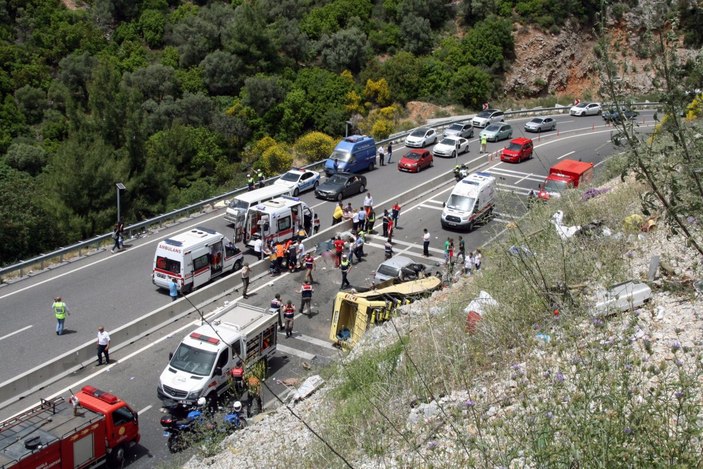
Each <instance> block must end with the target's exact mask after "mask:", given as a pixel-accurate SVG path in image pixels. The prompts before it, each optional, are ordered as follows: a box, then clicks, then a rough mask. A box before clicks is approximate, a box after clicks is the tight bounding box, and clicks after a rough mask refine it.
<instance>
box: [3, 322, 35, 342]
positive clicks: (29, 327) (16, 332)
mask: <svg viewBox="0 0 703 469" xmlns="http://www.w3.org/2000/svg"><path fill="white" fill-rule="evenodd" d="M32 327H34V326H33V325H31V324H30V325H29V326H24V327H23V328H22V329H17V330H16V331H14V332H10V333H9V334H6V335H4V336H2V337H0V340H4V339H7V338H8V337H12V336H13V335H15V334H19V333H20V332H22V331H26V330H27V329H31V328H32Z"/></svg>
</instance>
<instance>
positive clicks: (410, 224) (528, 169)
mask: <svg viewBox="0 0 703 469" xmlns="http://www.w3.org/2000/svg"><path fill="white" fill-rule="evenodd" d="M643 115H644V119H645V120H646V122H647V123H649V124H651V114H648V113H643ZM642 118H643V116H642V115H641V116H640V120H641V119H642ZM525 120H526V119H520V120H514V121H509V123H512V124H513V127H514V130H515V132H514V135H513V137H517V136H520V135H522V124H523V123H524V122H525ZM557 120H558V122H559V124H558V127H559V131H558V132H547V133H544V134H542V135H540V136H538V135H537V134H527V135H526V136H527V137H530V138H532V139H533V140H534V141H535V155H534V158H533V159H531V160H528V161H525V162H522V163H520V164H510V163H501V162H500V161H499V159H495V160H493V161H488V158H487V156H486V155H479V152H478V150H479V147H478V143H477V141H476V139H472V141H471V147H470V152H469V153H467V154H464V155H461V156H460V157H459V158H458V159H457V160H458V162H461V163H463V162H473V163H472V165H476V166H478V165H481V166H480V170H482V171H489V172H491V173H492V174H494V175H495V176H496V177H498V179H499V197H498V203H497V208H496V212H495V213H496V216H495V217H494V219H493V220H492V221H491V222H489V223H487V224H486V225H484V226H480V227H478V228H477V229H475V230H474V231H473V232H471V233H453V232H447V231H445V230H443V229H442V228H441V225H440V213H441V209H442V203H443V202H444V201H445V200H446V198H447V197H448V194H449V192H450V191H451V189H452V188H453V186H454V179H453V177H452V174H451V170H452V168H453V167H454V165H455V164H456V163H457V161H456V160H454V159H442V158H435V163H434V167H432V168H429V169H427V170H424V171H422V172H421V173H419V174H407V173H400V172H399V171H398V170H397V168H396V166H395V164H393V165H391V166H383V167H377V169H375V170H374V171H372V172H369V173H366V174H365V175H366V177H367V179H368V190H369V191H370V192H371V193H372V195H373V197H374V199H375V206H376V208H377V210H376V211H377V214H379V213H382V209H383V208H390V206H391V205H392V204H393V203H395V202H396V201H398V202H400V204H401V205H402V206H403V209H402V211H401V215H400V221H399V226H400V227H399V229H397V230H396V231H395V236H394V242H395V251H396V254H402V255H405V256H410V257H414V258H416V259H418V260H421V261H422V262H425V263H434V262H436V263H437V264H439V263H441V261H442V252H441V243H442V241H443V240H444V239H446V237H448V236H452V237H454V239H455V240H456V239H457V237H458V235H462V236H463V237H464V239H466V244H467V249H469V250H470V249H474V248H476V247H479V246H481V245H483V244H484V243H487V242H490V241H491V240H492V239H493V238H494V237H495V236H497V235H498V234H500V232H501V231H502V230H503V229H504V228H505V224H506V223H508V222H509V221H510V220H512V219H515V218H516V217H519V216H520V215H521V214H522V213H524V211H525V210H526V206H525V202H526V198H525V195H526V194H527V193H528V192H529V190H530V189H534V188H536V187H537V185H538V184H539V183H540V182H541V181H542V180H543V179H544V176H545V175H546V173H547V172H548V169H549V167H550V166H552V165H553V164H554V163H555V162H556V161H558V160H560V159H564V158H569V159H581V160H583V161H591V162H593V163H596V164H599V163H600V162H602V161H603V160H604V158H606V157H607V156H609V155H610V154H612V153H614V152H615V151H616V149H615V148H614V147H613V146H612V144H611V143H610V141H609V140H610V136H611V131H612V127H606V126H604V125H603V121H602V119H601V118H600V117H599V116H598V117H584V118H576V117H571V116H558V117H557ZM476 136H478V133H476ZM506 143H507V141H503V142H498V143H489V144H488V151H489V152H492V151H495V150H498V149H500V148H502V147H504V146H505V145H506ZM404 151H406V149H404V148H402V147H398V146H396V148H395V150H394V153H393V161H394V163H397V161H398V159H399V157H400V155H401V154H402V153H403V152H404ZM433 178H436V185H435V187H434V188H433V189H432V190H430V191H427V193H423V194H416V193H414V191H413V188H414V187H415V186H417V185H418V181H427V180H430V179H433ZM399 194H403V195H399ZM301 197H302V199H303V200H305V201H306V202H307V203H308V204H309V205H311V206H312V207H313V208H314V210H315V211H316V212H317V213H318V214H319V216H320V218H321V220H322V229H323V230H325V229H327V228H328V227H329V226H330V223H331V215H332V209H333V207H334V202H325V201H321V200H318V199H316V198H315V197H314V194H312V193H306V194H302V195H301ZM362 200H363V196H362V195H358V196H355V197H352V198H349V199H345V201H344V202H345V204H346V202H347V201H351V202H352V205H353V206H355V207H359V206H360V205H361V202H362ZM406 201H410V202H409V203H406ZM379 209H380V212H379ZM222 214H223V210H218V211H213V212H210V213H207V214H203V215H201V216H199V217H197V218H191V219H187V220H184V221H183V222H182V223H179V224H176V225H174V226H172V227H169V228H166V229H164V230H162V231H161V232H159V233H158V234H154V235H152V236H149V237H147V238H143V239H138V240H133V241H131V242H129V241H128V242H127V249H126V250H125V251H124V252H121V253H117V254H113V255H111V254H110V252H109V249H108V250H107V251H106V252H102V253H97V254H95V255H91V256H89V257H86V258H83V259H80V260H77V261H74V262H71V263H67V264H64V265H61V266H57V267H56V268H53V269H51V270H48V271H45V272H42V273H38V274H36V275H34V276H31V277H29V278H26V279H23V280H20V281H17V282H14V283H12V284H9V285H3V286H2V287H0V312H1V313H0V314H2V328H1V329H0V353H2V354H3V356H4V357H6V359H5V360H2V361H1V362H0V381H5V380H8V379H11V378H13V377H14V376H15V375H16V374H18V373H21V372H24V371H26V370H28V369H30V368H32V367H34V366H37V365H39V364H41V363H42V362H43V361H46V360H48V359H51V358H52V357H54V356H56V355H59V354H61V353H64V352H66V351H68V350H70V349H72V348H75V347H77V346H79V345H81V344H84V343H86V342H89V341H93V340H94V338H95V329H96V327H97V325H98V324H104V325H105V326H106V329H107V330H108V331H110V330H113V329H115V328H118V327H120V326H121V325H123V324H126V323H128V322H129V321H131V320H134V319H136V318H138V317H141V316H143V315H145V314H147V313H148V312H149V311H152V310H153V309H155V308H158V307H161V306H163V305H164V304H166V303H168V302H169V301H170V299H169V297H168V293H167V292H164V291H160V290H158V289H156V288H155V287H154V286H153V284H152V283H151V280H150V273H151V266H152V259H153V253H154V249H155V247H156V243H157V242H158V241H159V240H161V239H163V238H165V237H167V236H169V235H170V234H174V233H177V232H180V231H183V230H185V229H187V228H189V227H192V226H201V225H202V226H207V227H209V228H212V229H215V230H218V231H220V232H223V233H225V234H228V235H231V233H232V228H231V227H229V226H227V225H226V224H225V222H224V219H223V218H222ZM377 216H378V215H377ZM378 218H379V219H380V216H378ZM379 223H380V220H379ZM423 228H427V229H428V230H429V231H430V233H431V235H432V242H431V245H430V246H431V255H432V257H431V259H429V260H428V259H427V258H424V257H423V256H422V230H423ZM328 233H329V234H330V235H332V234H334V233H335V231H334V230H330V231H328ZM310 247H312V246H308V248H310ZM365 251H366V254H367V256H366V257H365V258H364V261H363V262H361V263H359V264H357V265H355V266H354V268H353V270H352V271H351V273H350V274H349V279H350V281H351V283H352V285H354V286H368V285H369V284H370V281H371V278H372V277H373V273H374V271H375V269H376V267H377V266H378V264H379V263H380V262H382V260H383V241H382V240H381V239H380V238H378V237H373V236H371V237H370V239H369V240H368V244H367V246H366V248H365ZM247 256H248V261H249V262H255V261H256V259H255V258H254V256H253V255H251V254H247ZM484 262H490V260H489V259H485V261H484ZM303 276H304V274H303V273H294V274H283V275H281V276H279V277H273V278H272V277H269V276H265V277H263V278H261V279H259V280H256V281H254V282H252V285H251V286H250V292H253V294H252V295H251V296H250V298H249V299H248V300H246V303H248V304H253V305H255V306H262V307H267V306H268V304H269V302H270V300H271V298H272V297H273V295H274V294H275V293H281V294H282V296H283V299H284V300H286V299H288V298H290V299H293V300H294V304H296V307H298V306H299V298H300V294H299V293H298V292H299V289H300V285H301V284H302V281H303ZM315 280H316V284H315V285H314V287H315V293H314V296H313V314H312V315H311V316H301V315H299V316H298V317H297V319H296V321H295V327H294V330H295V334H294V337H292V338H289V339H286V338H285V334H281V335H280V336H279V339H280V342H279V343H280V347H279V351H278V353H277V355H276V357H275V358H274V359H272V360H271V362H270V367H271V368H270V370H269V376H270V378H269V379H268V380H267V384H268V385H269V386H270V387H271V389H272V390H273V392H275V393H276V394H277V395H280V396H282V397H283V398H285V397H286V396H287V395H288V394H289V393H290V389H288V387H287V386H285V385H283V384H282V383H281V380H283V379H286V378H298V379H302V378H304V377H305V376H308V375H309V374H310V373H311V372H315V371H316V369H319V368H320V367H321V366H323V365H324V364H326V363H328V362H329V361H331V360H334V359H335V358H336V357H337V356H338V354H339V352H338V351H337V350H336V349H335V348H333V347H332V346H331V344H330V341H329V332H330V331H329V328H330V320H331V311H332V302H333V300H334V296H335V294H336V293H337V292H338V291H339V284H340V280H341V276H340V274H339V272H338V271H336V270H335V269H334V266H333V264H331V263H326V262H325V261H324V260H323V259H318V261H317V270H316V272H315ZM220 281H222V282H230V283H231V284H232V285H237V284H238V283H240V277H239V275H238V274H232V275H230V276H228V277H225V278H224V279H222V280H220ZM237 294H238V293H233V294H232V295H230V296H229V297H226V298H224V299H223V300H220V301H218V302H217V303H216V304H215V305H213V308H214V307H215V306H217V305H219V304H221V303H222V301H224V300H229V301H233V300H239V301H241V297H239V298H237V296H236V295H237ZM56 295H61V296H63V298H64V300H65V301H66V302H67V303H68V305H69V308H70V310H71V313H72V314H71V316H70V317H69V318H68V319H67V323H66V327H67V329H68V330H69V331H70V332H71V333H70V334H67V335H64V336H61V337H58V336H56V335H55V333H54V326H55V320H54V318H53V314H52V313H51V311H50V305H51V302H52V298H53V297H54V296H56ZM181 301H183V300H181ZM204 313H205V314H207V311H205V312H204ZM199 324H200V322H199V320H198V316H197V314H195V313H193V314H191V315H190V316H188V317H187V318H185V319H182V320H180V321H177V322H175V323H173V324H168V325H165V326H164V328H163V329H162V330H160V331H159V332H157V333H155V334H152V335H151V336H150V337H149V338H148V339H147V340H141V341H138V342H137V343H135V344H132V345H130V346H127V347H125V348H123V349H121V350H119V351H118V352H115V353H113V354H112V355H111V358H112V359H114V360H116V363H114V364H113V365H110V366H108V367H100V368H93V367H90V368H86V369H84V370H81V371H79V372H77V373H75V374H74V375H72V376H70V377H67V378H65V379H62V380H60V381H58V382H56V383H54V384H51V385H50V386H47V387H46V388H45V389H43V390H42V391H40V392H38V393H35V394H34V395H31V396H28V397H27V398H25V399H23V400H22V401H20V402H18V403H16V404H13V405H11V406H9V407H7V408H5V409H2V410H1V411H0V418H6V417H9V416H10V415H12V414H14V413H16V412H18V411H20V410H22V409H24V408H26V407H28V406H30V405H32V404H34V403H35V402H37V401H38V400H39V398H40V397H44V398H46V397H48V396H50V395H53V394H55V393H59V394H61V395H65V394H66V391H64V390H65V389H66V388H69V387H70V388H72V389H74V390H75V389H76V388H80V387H81V386H82V385H84V384H86V383H89V384H91V385H95V386H97V387H99V388H102V389H105V390H109V391H111V392H114V393H115V394H117V395H119V396H120V397H122V398H124V399H125V400H126V401H128V402H130V403H131V404H132V405H133V407H134V408H135V409H136V410H138V411H139V412H140V415H141V420H140V425H141V428H142V438H143V439H142V444H141V445H140V447H139V448H138V449H137V451H136V452H134V454H133V455H132V456H133V458H135V460H134V461H133V462H132V463H131V465H130V467H145V468H146V467H153V466H155V465H157V464H159V463H165V462H168V461H173V459H172V458H173V457H172V456H171V455H169V454H168V451H167V450H166V444H165V440H164V438H163V437H162V436H161V428H160V426H159V418H160V416H161V413H160V411H159V409H160V401H159V400H158V399H157V397H156V385H157V383H158V377H159V374H160V373H161V371H162V370H163V367H164V366H165V364H166V362H167V358H168V353H169V352H171V351H173V350H174V349H175V348H176V346H177V345H178V343H179V341H180V339H181V338H182V337H183V336H185V335H186V333H187V332H188V331H190V330H192V329H193V328H195V327H196V325H199ZM113 346H114V344H113ZM8 357H16V358H15V359H8ZM20 357H21V358H20ZM264 401H265V405H266V406H271V405H277V404H276V401H275V400H274V397H273V395H272V394H270V393H268V392H267V393H266V395H265V396H264ZM178 457H183V456H178Z"/></svg>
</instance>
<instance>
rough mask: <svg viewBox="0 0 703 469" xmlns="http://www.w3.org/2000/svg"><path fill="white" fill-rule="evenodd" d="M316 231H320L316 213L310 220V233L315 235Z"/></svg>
mask: <svg viewBox="0 0 703 469" xmlns="http://www.w3.org/2000/svg"><path fill="white" fill-rule="evenodd" d="M336 211H337V209H335V212H336ZM340 213H341V210H340ZM318 231H320V219H319V218H318V216H317V213H316V214H315V215H313V218H312V232H313V234H317V232H318Z"/></svg>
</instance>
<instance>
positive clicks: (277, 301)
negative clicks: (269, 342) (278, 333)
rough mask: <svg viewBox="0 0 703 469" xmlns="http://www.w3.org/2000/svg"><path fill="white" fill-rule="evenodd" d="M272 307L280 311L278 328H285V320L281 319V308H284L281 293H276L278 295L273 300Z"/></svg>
mask: <svg viewBox="0 0 703 469" xmlns="http://www.w3.org/2000/svg"><path fill="white" fill-rule="evenodd" d="M270 307H271V309H275V310H276V312H277V313H278V328H279V329H280V330H283V320H282V319H281V309H282V308H283V302H282V301H281V294H280V293H276V296H274V297H273V300H271V306H270Z"/></svg>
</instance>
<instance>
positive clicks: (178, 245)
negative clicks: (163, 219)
mask: <svg viewBox="0 0 703 469" xmlns="http://www.w3.org/2000/svg"><path fill="white" fill-rule="evenodd" d="M243 261H244V254H242V252H241V251H240V250H239V249H238V248H237V247H235V246H234V243H232V242H231V241H230V240H229V239H227V237H226V236H224V235H223V234H221V233H218V232H217V231H214V230H211V229H209V228H204V227H202V226H198V227H196V228H193V229H190V230H188V231H185V232H183V233H179V234H177V235H176V236H174V237H172V238H166V239H164V240H162V241H160V242H159V244H158V246H156V253H155V254H154V265H153V271H152V275H151V279H152V282H153V283H154V285H156V286H158V287H160V288H169V285H170V284H171V279H172V278H175V279H176V283H178V289H179V291H181V292H183V293H188V292H191V291H192V290H193V289H195V288H198V287H199V286H200V285H204V284H205V283H207V282H209V281H210V280H212V279H213V278H215V277H219V276H220V275H222V274H223V273H226V272H234V271H236V270H239V269H241V268H242V263H243Z"/></svg>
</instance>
